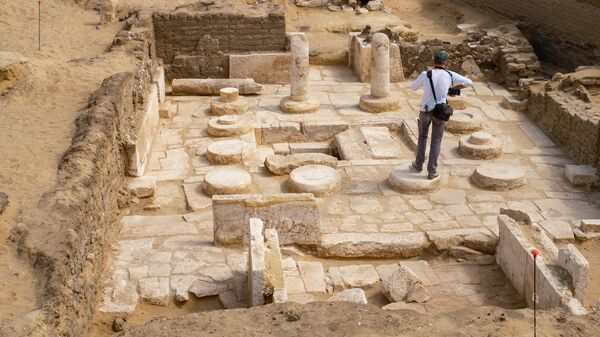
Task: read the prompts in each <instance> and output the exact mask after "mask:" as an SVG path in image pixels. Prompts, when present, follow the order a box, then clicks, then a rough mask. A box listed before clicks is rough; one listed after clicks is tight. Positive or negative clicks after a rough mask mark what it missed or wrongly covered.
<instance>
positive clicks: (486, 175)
mask: <svg viewBox="0 0 600 337" xmlns="http://www.w3.org/2000/svg"><path fill="white" fill-rule="evenodd" d="M471 179H472V180H473V182H474V183H475V184H476V185H478V186H479V187H483V188H485V189H489V190H495V191H506V190H510V189H513V188H517V187H519V186H523V185H525V184H526V183H527V180H526V179H525V170H524V169H523V168H521V167H518V166H509V165H504V164H484V165H481V166H479V167H477V168H476V169H475V171H474V172H473V176H472V177H471Z"/></svg>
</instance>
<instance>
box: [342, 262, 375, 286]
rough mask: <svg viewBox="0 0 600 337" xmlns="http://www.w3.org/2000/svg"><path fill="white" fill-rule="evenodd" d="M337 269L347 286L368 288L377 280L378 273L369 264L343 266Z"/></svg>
mask: <svg viewBox="0 0 600 337" xmlns="http://www.w3.org/2000/svg"><path fill="white" fill-rule="evenodd" d="M339 269H340V273H341V275H342V279H343V280H344V284H345V285H346V287H347V288H362V289H369V288H372V287H374V286H375V284H377V282H379V274H377V271H376V270H375V268H374V267H373V266H372V265H370V264H368V265H351V266H343V267H340V268H339Z"/></svg>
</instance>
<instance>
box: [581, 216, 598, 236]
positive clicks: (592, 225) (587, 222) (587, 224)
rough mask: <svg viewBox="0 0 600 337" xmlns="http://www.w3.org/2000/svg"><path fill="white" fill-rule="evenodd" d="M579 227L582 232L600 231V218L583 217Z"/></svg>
mask: <svg viewBox="0 0 600 337" xmlns="http://www.w3.org/2000/svg"><path fill="white" fill-rule="evenodd" d="M580 227H581V230H583V231H584V232H589V233H600V219H583V220H581V226H580Z"/></svg>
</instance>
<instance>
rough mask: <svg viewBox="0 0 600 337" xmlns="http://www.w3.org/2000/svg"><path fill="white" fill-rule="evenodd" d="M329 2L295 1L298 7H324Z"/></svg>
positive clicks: (318, 0)
mask: <svg viewBox="0 0 600 337" xmlns="http://www.w3.org/2000/svg"><path fill="white" fill-rule="evenodd" d="M328 2H329V0H296V5H297V6H300V7H325V6H327V3H328Z"/></svg>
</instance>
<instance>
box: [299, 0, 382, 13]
mask: <svg viewBox="0 0 600 337" xmlns="http://www.w3.org/2000/svg"><path fill="white" fill-rule="evenodd" d="M296 5H297V6H300V7H327V9H329V10H330V11H332V12H356V14H366V13H368V12H370V11H383V10H385V5H384V4H383V0H296Z"/></svg>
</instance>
